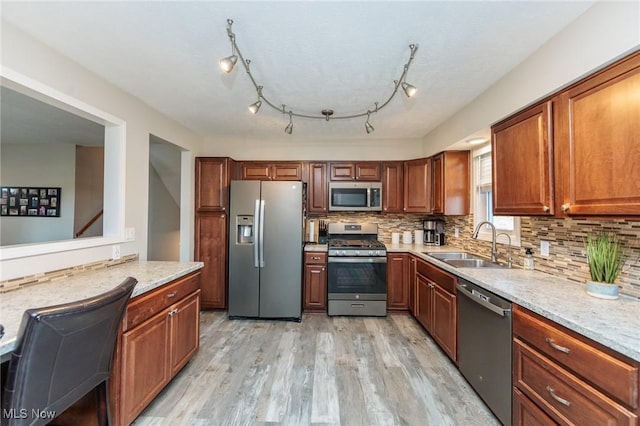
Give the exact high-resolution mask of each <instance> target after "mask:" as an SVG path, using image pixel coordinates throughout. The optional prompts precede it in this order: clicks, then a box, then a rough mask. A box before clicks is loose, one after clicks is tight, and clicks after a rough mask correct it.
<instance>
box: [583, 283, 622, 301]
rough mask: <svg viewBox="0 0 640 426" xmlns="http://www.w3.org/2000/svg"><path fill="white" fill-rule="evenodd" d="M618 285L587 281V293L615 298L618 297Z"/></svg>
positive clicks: (610, 298) (604, 297)
mask: <svg viewBox="0 0 640 426" xmlns="http://www.w3.org/2000/svg"><path fill="white" fill-rule="evenodd" d="M618 289H619V288H618V286H617V285H616V284H606V283H599V282H595V281H587V294H588V295H589V296H593V297H597V298H600V299H608V300H615V299H617V298H618Z"/></svg>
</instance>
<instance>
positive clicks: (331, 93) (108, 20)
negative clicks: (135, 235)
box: [1, 1, 593, 140]
mask: <svg viewBox="0 0 640 426" xmlns="http://www.w3.org/2000/svg"><path fill="white" fill-rule="evenodd" d="M592 4H593V2H591V1H566V2H565V1H552V2H541V1H532V2H524V1H473V2H459V1H445V2H438V1H413V2H398V1H360V2H347V1H314V2H308V1H289V2H271V1H257V2H245V1H233V2H217V1H198V2H182V1H181V2H169V1H158V2H49V1H48V2H7V1H3V2H2V9H1V14H2V18H3V19H5V20H7V21H9V22H10V23H12V24H13V25H15V26H16V27H18V28H20V29H22V30H23V31H25V32H27V33H29V34H31V35H33V36H34V37H36V38H37V39H40V40H41V41H42V42H44V43H45V44H47V45H49V46H51V47H52V48H53V49H55V50H57V51H59V52H60V53H61V54H63V55H65V56H67V57H69V58H71V59H72V60H74V61H76V62H77V63H79V64H81V65H82V66H84V67H86V68H88V69H89V70H91V71H93V72H94V73H96V74H98V75H100V76H102V77H103V78H104V79H106V80H108V81H110V82H111V83H113V84H115V85H116V86H118V87H120V88H122V89H123V90H125V91H126V92H129V93H131V94H133V95H134V96H136V97H137V98H139V99H141V100H142V101H143V102H145V103H146V104H148V105H149V106H151V107H153V108H154V109H156V110H158V111H160V112H161V113H163V114H165V115H166V116H168V117H171V118H173V119H174V120H176V121H178V122H179V123H181V124H183V125H184V126H186V127H187V128H189V129H191V130H193V131H194V132H195V133H197V134H199V135H201V136H203V137H205V138H210V139H232V140H233V139H262V140H281V139H282V138H285V137H286V138H294V139H298V140H306V139H309V140H349V139H363V138H365V137H366V138H372V139H378V138H384V139H398V138H421V137H423V136H424V135H426V134H428V133H429V132H430V131H431V130H433V129H434V128H435V127H437V126H438V125H439V124H440V123H442V122H443V121H445V120H446V119H447V118H449V117H451V116H452V115H453V114H455V113H456V112H457V111H458V110H460V109H461V108H463V107H464V106H465V105H467V104H468V103H469V102H471V101H472V100H473V99H474V98H476V97H477V96H478V95H480V94H481V93H482V92H483V91H485V90H486V89H487V88H489V87H490V86H491V85H492V84H493V83H495V82H496V81H497V80H498V79H500V78H501V77H502V76H504V75H505V74H506V73H508V72H509V71H510V70H511V69H513V68H514V67H515V66H517V65H518V64H519V63H520V62H522V61H523V60H524V59H525V58H527V57H528V56H529V55H531V54H532V53H533V52H534V51H535V50H536V49H538V48H539V47H540V46H541V45H543V44H544V43H545V42H546V41H548V40H549V39H550V38H551V37H553V36H554V35H555V34H556V33H558V32H559V31H560V30H561V29H562V28H564V27H565V26H566V25H568V24H569V23H570V22H572V21H573V20H574V19H576V18H577V17H578V16H579V15H580V14H582V13H583V12H584V11H585V10H587V9H588V8H589V7H590V6H591V5H592ZM227 18H232V19H233V20H234V21H235V23H234V25H233V30H234V32H235V34H236V41H237V44H238V46H239V48H240V50H241V52H242V54H243V55H244V57H245V58H246V59H250V60H251V70H252V73H253V74H254V77H255V78H256V80H257V82H258V84H260V85H262V86H264V89H263V93H264V95H265V96H266V97H267V98H269V99H270V100H271V101H272V102H273V103H275V104H276V105H281V104H286V105H287V108H291V109H293V110H294V111H296V112H299V113H303V114H313V115H318V114H319V112H320V110H322V109H324V108H331V109H333V110H335V112H336V115H338V114H354V113H360V112H364V111H366V110H368V109H372V108H373V107H374V102H384V100H385V99H386V98H388V97H389V96H390V94H391V92H392V91H393V87H394V85H393V81H394V80H396V79H398V77H399V76H400V74H401V73H402V69H403V65H404V63H405V62H406V61H407V59H408V57H409V53H410V51H409V44H411V43H415V44H418V45H419V50H418V52H417V54H416V57H415V60H414V62H413V64H412V66H411V69H410V71H409V74H408V77H407V81H408V82H409V83H411V84H413V85H415V86H416V87H417V88H418V93H417V94H416V96H414V97H413V98H411V99H409V98H406V97H405V96H404V94H402V93H399V94H398V96H396V97H395V98H394V99H393V100H392V101H391V103H390V104H389V105H388V106H387V107H385V108H384V109H382V110H381V111H380V112H378V113H377V114H375V115H373V116H372V117H371V119H370V122H371V124H372V125H373V126H374V127H375V132H373V133H371V134H368V135H367V134H366V132H365V129H364V121H365V119H363V118H357V119H351V120H335V121H330V122H326V121H324V120H308V119H302V118H294V131H293V134H292V135H286V134H285V133H284V132H283V130H284V127H285V125H286V124H287V123H288V116H284V115H283V114H282V113H281V112H279V111H276V110H273V109H269V108H267V107H266V105H263V106H262V108H261V110H260V112H259V113H258V114H257V115H256V116H254V115H252V114H251V113H249V112H248V110H247V106H248V105H249V104H251V103H253V102H255V100H256V92H255V89H254V88H253V86H252V85H251V83H250V80H249V79H248V76H247V75H246V73H245V72H244V70H243V69H241V67H239V66H237V67H236V69H235V70H234V72H233V73H231V74H229V75H226V74H224V73H222V72H221V71H220V69H219V68H218V65H217V61H218V59H219V58H221V57H224V56H228V55H230V54H231V47H230V43H229V40H228V38H227V34H226V20H227ZM113 113H114V114H116V115H117V111H113ZM489 124H490V123H487V125H489Z"/></svg>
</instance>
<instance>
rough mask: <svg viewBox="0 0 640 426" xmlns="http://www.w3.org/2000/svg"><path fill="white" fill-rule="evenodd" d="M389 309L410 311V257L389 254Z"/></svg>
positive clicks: (400, 254) (401, 254) (403, 254)
mask: <svg viewBox="0 0 640 426" xmlns="http://www.w3.org/2000/svg"><path fill="white" fill-rule="evenodd" d="M387 309H388V310H390V311H406V310H407V309H409V255H408V254H406V253H388V254H387Z"/></svg>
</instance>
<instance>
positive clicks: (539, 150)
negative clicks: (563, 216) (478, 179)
mask: <svg viewBox="0 0 640 426" xmlns="http://www.w3.org/2000/svg"><path fill="white" fill-rule="evenodd" d="M552 112H553V102H552V101H547V102H542V103H540V104H538V105H535V106H533V107H531V108H529V109H527V110H525V111H523V112H521V113H519V114H517V115H515V116H513V117H511V118H509V119H507V120H505V121H503V122H501V123H499V124H497V125H495V126H493V127H492V129H491V133H492V141H491V143H492V148H491V156H492V166H493V212H494V213H495V214H497V215H525V214H526V215H532V216H534V215H536V216H540V215H542V216H545V215H546V216H549V215H553V213H554V202H553V196H554V191H553V185H554V183H553V132H552V118H551V117H552Z"/></svg>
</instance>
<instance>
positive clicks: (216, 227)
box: [195, 213, 228, 309]
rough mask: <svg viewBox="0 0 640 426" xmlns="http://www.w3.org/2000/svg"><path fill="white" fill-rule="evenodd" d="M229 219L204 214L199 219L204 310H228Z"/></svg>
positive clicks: (197, 232) (197, 246)
mask: <svg viewBox="0 0 640 426" xmlns="http://www.w3.org/2000/svg"><path fill="white" fill-rule="evenodd" d="M227 229H228V226H227V215H226V214H225V213H201V214H198V215H196V223H195V236H196V238H195V260H196V261H199V262H203V263H204V267H203V268H202V279H201V281H202V286H201V288H202V296H201V297H202V307H203V308H206V309H225V308H226V307H227V250H228V249H227Z"/></svg>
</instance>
